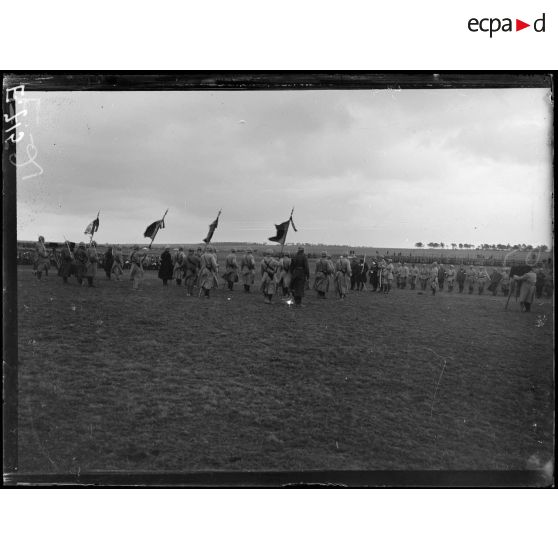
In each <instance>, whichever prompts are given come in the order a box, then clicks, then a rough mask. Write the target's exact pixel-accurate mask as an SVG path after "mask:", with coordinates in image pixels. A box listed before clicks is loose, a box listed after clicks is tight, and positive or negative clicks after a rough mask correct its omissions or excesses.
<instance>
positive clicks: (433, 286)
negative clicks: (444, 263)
mask: <svg viewBox="0 0 558 558" xmlns="http://www.w3.org/2000/svg"><path fill="white" fill-rule="evenodd" d="M439 276H440V269H439V268H438V264H437V263H436V262H434V263H433V264H432V267H431V268H430V290H431V291H432V296H434V295H435V294H436V291H437V290H438V287H439V283H438V278H439Z"/></svg>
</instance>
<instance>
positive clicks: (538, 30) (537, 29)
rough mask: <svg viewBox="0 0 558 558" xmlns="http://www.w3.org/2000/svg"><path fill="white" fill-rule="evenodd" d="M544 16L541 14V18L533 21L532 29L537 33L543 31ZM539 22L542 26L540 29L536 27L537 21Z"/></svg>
mask: <svg viewBox="0 0 558 558" xmlns="http://www.w3.org/2000/svg"><path fill="white" fill-rule="evenodd" d="M544 17H545V14H543V15H542V17H541V18H539V19H536V20H535V23H533V29H534V30H535V31H536V32H537V33H544V24H545V21H544ZM539 22H541V23H542V27H541V28H540V29H539V27H538V23H539Z"/></svg>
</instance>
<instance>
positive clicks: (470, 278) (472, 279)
mask: <svg viewBox="0 0 558 558" xmlns="http://www.w3.org/2000/svg"><path fill="white" fill-rule="evenodd" d="M476 281H477V272H476V270H475V268H474V267H473V266H472V265H470V266H469V269H468V270H467V273H466V283H467V289H468V291H469V294H473V291H474V290H475V283H476Z"/></svg>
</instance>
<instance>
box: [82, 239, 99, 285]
mask: <svg viewBox="0 0 558 558" xmlns="http://www.w3.org/2000/svg"><path fill="white" fill-rule="evenodd" d="M98 262H99V255H98V254H97V243H96V242H95V241H94V240H92V241H91V244H90V245H89V248H88V249H87V265H86V268H85V277H87V285H88V286H89V287H94V286H95V285H94V284H93V280H94V279H95V276H96V275H97V264H98Z"/></svg>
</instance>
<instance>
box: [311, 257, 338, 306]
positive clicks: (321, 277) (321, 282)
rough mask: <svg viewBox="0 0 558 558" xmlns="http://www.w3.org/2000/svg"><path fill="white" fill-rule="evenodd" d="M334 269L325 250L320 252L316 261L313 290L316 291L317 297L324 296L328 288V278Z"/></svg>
mask: <svg viewBox="0 0 558 558" xmlns="http://www.w3.org/2000/svg"><path fill="white" fill-rule="evenodd" d="M334 271H335V269H334V267H333V264H332V263H331V261H330V260H328V258H327V252H322V257H321V258H320V259H319V260H318V261H317V262H316V276H315V278H314V290H315V291H318V298H322V299H323V298H325V297H326V292H327V291H328V290H329V278H330V276H331V275H333V272H334Z"/></svg>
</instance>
